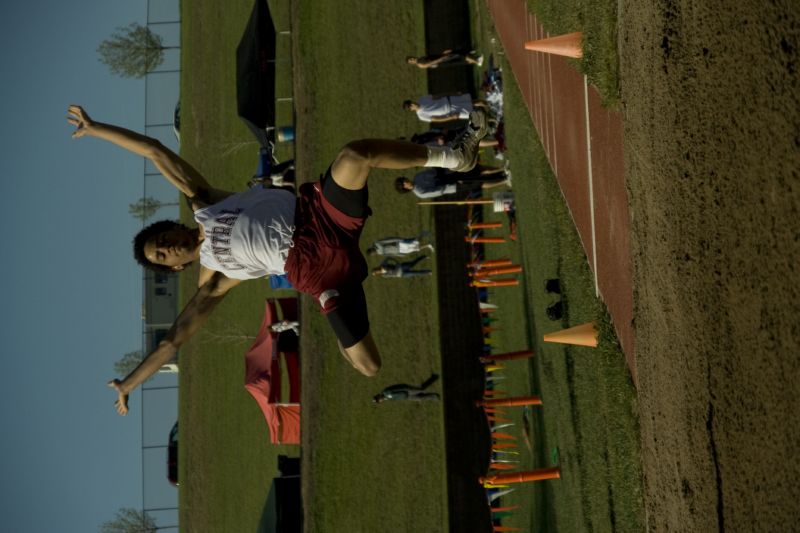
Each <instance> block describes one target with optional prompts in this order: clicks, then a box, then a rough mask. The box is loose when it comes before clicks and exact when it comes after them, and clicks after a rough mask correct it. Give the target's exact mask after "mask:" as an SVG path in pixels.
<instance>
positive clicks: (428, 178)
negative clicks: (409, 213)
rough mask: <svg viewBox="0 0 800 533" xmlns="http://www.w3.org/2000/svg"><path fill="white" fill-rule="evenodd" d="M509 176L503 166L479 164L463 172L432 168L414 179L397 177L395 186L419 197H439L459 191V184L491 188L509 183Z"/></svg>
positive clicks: (402, 191)
mask: <svg viewBox="0 0 800 533" xmlns="http://www.w3.org/2000/svg"><path fill="white" fill-rule="evenodd" d="M509 178H510V174H509V173H508V171H507V170H506V169H503V168H501V167H487V166H483V165H477V166H476V167H475V168H473V169H472V170H470V171H469V172H464V173H461V174H455V173H452V172H439V171H438V170H437V169H433V168H431V169H426V170H423V171H421V172H417V174H416V175H414V178H413V179H408V178H407V177H405V176H400V177H399V178H397V179H395V181H394V187H395V190H397V192H399V193H408V192H413V193H414V194H415V195H416V196H417V198H423V199H425V198H438V197H440V196H444V195H445V194H453V193H455V192H457V191H458V185H459V184H469V183H473V184H474V183H480V184H481V188H484V189H491V188H492V187H498V186H500V185H509V184H510V181H509Z"/></svg>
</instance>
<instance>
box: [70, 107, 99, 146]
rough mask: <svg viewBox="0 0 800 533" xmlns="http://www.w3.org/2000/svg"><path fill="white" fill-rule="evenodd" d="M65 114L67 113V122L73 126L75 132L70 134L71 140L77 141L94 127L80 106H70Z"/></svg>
mask: <svg viewBox="0 0 800 533" xmlns="http://www.w3.org/2000/svg"><path fill="white" fill-rule="evenodd" d="M67 112H68V113H69V115H68V116H67V122H69V123H70V124H72V125H73V126H75V131H73V132H72V138H73V139H78V138H80V137H83V136H84V135H86V134H87V133H89V130H91V129H92V127H93V126H94V122H92V119H91V118H89V115H87V114H86V111H84V110H83V108H82V107H81V106H79V105H71V106H69V109H67Z"/></svg>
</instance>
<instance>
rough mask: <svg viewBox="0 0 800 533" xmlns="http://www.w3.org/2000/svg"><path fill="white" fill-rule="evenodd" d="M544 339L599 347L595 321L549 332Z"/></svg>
mask: <svg viewBox="0 0 800 533" xmlns="http://www.w3.org/2000/svg"><path fill="white" fill-rule="evenodd" d="M544 341H545V342H559V343H561V344H575V345H578V346H591V347H592V348H597V324H596V323H594V322H587V323H586V324H581V325H580V326H575V327H572V328H568V329H562V330H561V331H556V332H554V333H548V334H547V335H545V336H544Z"/></svg>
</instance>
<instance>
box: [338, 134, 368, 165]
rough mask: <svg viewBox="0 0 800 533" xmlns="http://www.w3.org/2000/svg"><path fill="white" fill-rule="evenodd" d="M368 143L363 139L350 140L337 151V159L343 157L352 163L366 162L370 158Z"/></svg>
mask: <svg viewBox="0 0 800 533" xmlns="http://www.w3.org/2000/svg"><path fill="white" fill-rule="evenodd" d="M369 144H370V143H369V141H368V140H365V139H361V140H358V141H350V142H349V143H347V144H345V145H344V148H342V149H341V151H340V152H339V159H345V160H347V161H348V162H350V163H353V164H364V163H367V162H368V161H369V158H370V145H369Z"/></svg>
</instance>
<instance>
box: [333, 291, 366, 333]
mask: <svg viewBox="0 0 800 533" xmlns="http://www.w3.org/2000/svg"><path fill="white" fill-rule="evenodd" d="M344 297H345V298H346V300H345V301H343V302H342V304H341V305H340V306H339V307H337V308H336V309H334V310H333V311H331V312H330V313H328V314H327V315H325V316H327V317H328V322H329V323H330V325H331V327H332V328H333V332H334V333H336V338H337V339H339V342H341V343H342V346H343V347H345V348H349V347H351V346H353V345H354V344H355V343H357V342H358V341H360V340H361V339H363V338H364V337H366V336H367V333H369V318H367V298H366V297H365V296H364V289H363V288H362V287H361V285H359V286H357V287H353V288H352V289H348V290H347V294H346V295H345V296H344ZM340 298H341V296H340Z"/></svg>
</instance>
